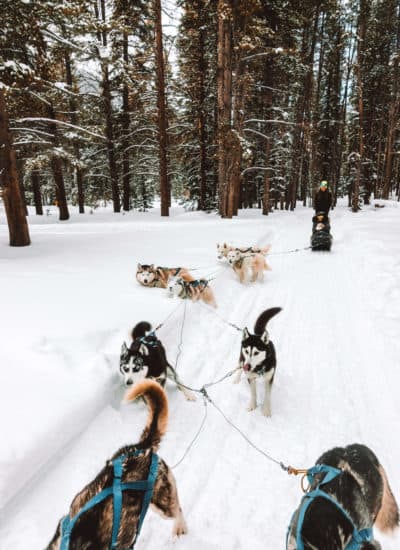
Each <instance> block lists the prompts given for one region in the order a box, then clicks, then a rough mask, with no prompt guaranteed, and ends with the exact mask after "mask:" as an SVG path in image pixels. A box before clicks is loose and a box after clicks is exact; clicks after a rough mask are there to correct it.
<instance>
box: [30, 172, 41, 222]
mask: <svg viewBox="0 0 400 550" xmlns="http://www.w3.org/2000/svg"><path fill="white" fill-rule="evenodd" d="M31 182H32V192H33V200H34V203H35V210H36V214H37V215H38V216H43V205H42V195H41V193H40V182H39V172H38V170H32V172H31Z"/></svg>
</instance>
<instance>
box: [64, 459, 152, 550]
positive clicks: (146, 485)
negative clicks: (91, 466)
mask: <svg viewBox="0 0 400 550" xmlns="http://www.w3.org/2000/svg"><path fill="white" fill-rule="evenodd" d="M142 453H143V451H142V450H137V451H135V452H134V453H129V454H123V455H121V456H118V457H117V458H115V459H114V460H113V461H112V464H113V467H114V480H113V484H112V486H111V487H107V489H104V490H103V491H101V492H100V493H98V494H97V495H95V496H94V497H93V498H91V499H90V500H89V501H88V502H87V503H86V504H85V506H84V507H83V508H81V510H79V512H78V513H77V514H76V515H75V516H74V517H72V518H71V517H70V516H69V515H67V516H65V517H64V518H63V519H62V521H61V545H60V550H68V549H69V545H70V539H71V534H72V530H73V528H74V526H75V524H76V522H77V521H78V519H79V518H80V517H81V516H82V514H84V513H85V512H87V511H88V510H90V509H91V508H93V507H94V506H96V505H97V504H99V503H100V502H102V501H103V500H105V499H106V498H107V497H109V496H112V498H113V527H112V538H111V544H110V550H114V549H116V548H117V539H118V531H119V527H120V522H121V513H122V492H123V491H142V492H144V496H143V503H142V509H141V512H140V517H139V523H138V526H137V529H136V536H135V539H134V541H133V543H132V546H130V548H129V550H132V549H133V548H134V546H135V544H136V541H137V538H138V536H139V533H140V530H141V528H142V524H143V520H144V517H145V515H146V512H147V509H148V507H149V504H150V501H151V497H152V496H153V489H154V483H155V481H156V478H157V472H158V456H157V455H156V454H154V453H152V455H151V464H150V470H149V475H148V477H147V480H145V481H133V482H131V483H122V482H121V479H122V474H123V471H124V464H123V463H124V460H125V459H126V458H128V457H129V456H138V455H140V454H142Z"/></svg>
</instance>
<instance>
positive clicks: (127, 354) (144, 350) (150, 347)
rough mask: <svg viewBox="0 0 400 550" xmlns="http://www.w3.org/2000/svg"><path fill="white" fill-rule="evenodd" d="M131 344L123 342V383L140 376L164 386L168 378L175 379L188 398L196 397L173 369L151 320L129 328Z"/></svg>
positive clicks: (120, 369) (132, 380)
mask: <svg viewBox="0 0 400 550" xmlns="http://www.w3.org/2000/svg"><path fill="white" fill-rule="evenodd" d="M131 336H132V343H131V345H130V347H129V348H128V346H127V345H126V344H125V342H124V343H123V344H122V347H121V355H120V362H119V371H120V373H121V376H122V378H123V381H124V384H125V386H127V387H129V386H131V385H133V384H135V383H136V382H139V381H140V380H142V379H143V378H153V379H154V380H156V381H157V382H158V383H159V384H161V386H165V382H166V380H167V378H169V379H170V380H172V381H173V382H175V384H176V387H177V388H178V390H181V391H182V392H183V394H184V396H185V397H186V399H187V400H188V401H195V400H196V398H195V396H194V395H193V393H192V392H191V391H189V390H188V389H187V388H185V386H184V385H182V383H181V382H180V380H179V378H178V375H177V372H176V370H175V369H174V368H173V367H172V365H170V364H169V362H168V359H167V355H166V352H165V348H164V346H163V345H162V343H161V341H160V340H159V339H158V338H157V336H156V335H155V333H154V332H153V331H152V328H151V325H150V323H148V322H147V321H142V322H140V323H138V324H137V325H136V326H135V327H134V328H133V329H132V333H131Z"/></svg>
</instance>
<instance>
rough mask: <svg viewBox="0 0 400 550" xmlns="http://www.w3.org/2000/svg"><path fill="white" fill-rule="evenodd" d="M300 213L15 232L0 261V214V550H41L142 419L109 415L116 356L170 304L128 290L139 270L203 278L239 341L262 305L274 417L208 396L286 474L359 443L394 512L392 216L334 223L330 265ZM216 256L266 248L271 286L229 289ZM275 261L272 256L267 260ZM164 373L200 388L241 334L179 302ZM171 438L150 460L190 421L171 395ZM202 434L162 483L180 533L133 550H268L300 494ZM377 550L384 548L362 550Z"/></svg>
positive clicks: (0, 233) (52, 224) (150, 527)
mask: <svg viewBox="0 0 400 550" xmlns="http://www.w3.org/2000/svg"><path fill="white" fill-rule="evenodd" d="M311 215H312V213H311V211H310V210H309V209H304V208H302V207H299V208H298V209H297V211H296V212H294V213H290V212H276V213H274V214H272V215H271V216H268V218H266V217H263V216H261V215H260V212H259V211H250V210H247V211H242V212H241V213H240V216H239V218H238V219H235V220H221V219H219V218H218V217H217V216H215V215H207V214H204V213H196V212H195V213H185V212H183V210H181V209H180V208H174V209H173V211H172V216H171V218H169V219H161V218H160V217H159V216H158V212H157V211H153V212H150V213H146V214H143V213H131V214H129V215H125V216H124V215H116V214H112V213H111V212H108V211H96V212H95V214H94V215H92V216H91V215H89V214H88V215H85V216H79V215H78V214H74V215H73V216H72V219H71V220H70V221H68V222H58V221H57V217H56V213H55V212H54V213H53V214H52V215H50V216H47V217H46V216H45V217H43V218H42V219H41V218H40V217H37V216H30V220H29V221H30V230H31V237H32V246H31V247H27V248H21V249H17V248H10V247H8V246H7V244H8V237H7V229H6V226H5V224H4V216H3V215H2V213H1V212H0V224H1V225H0V269H1V287H2V300H1V310H0V311H1V321H2V322H1V332H2V339H1V347H0V362H1V363H0V364H1V370H0V414H1V419H2V423H1V426H2V429H1V435H2V440H3V444H2V445H1V451H0V507H1V521H0V549H1V550H25V549H26V548H27V547H29V548H30V549H31V550H39V549H42V548H43V547H44V546H45V545H46V544H47V543H48V541H49V540H50V538H51V537H52V535H53V532H54V530H55V527H56V524H57V521H58V519H59V518H60V517H61V516H62V515H63V514H64V513H65V512H66V511H67V510H68V506H69V503H70V501H71V499H72V497H73V496H74V495H75V493H76V492H77V491H78V490H79V489H80V488H81V487H82V486H83V485H84V484H86V483H87V482H88V481H90V479H91V478H92V477H93V476H94V475H95V474H96V473H97V472H98V470H99V469H100V468H101V467H102V466H103V464H104V462H105V460H106V459H107V458H108V457H109V456H110V455H111V454H112V453H113V452H114V451H115V450H116V449H117V448H118V447H119V446H120V445H122V444H124V443H129V442H135V440H136V438H137V437H138V435H139V433H140V432H141V429H142V427H143V425H144V422H145V417H146V411H145V408H144V405H142V404H141V403H138V404H130V405H129V406H126V405H124V406H120V405H119V401H120V398H121V395H122V389H121V388H120V386H119V385H118V377H117V374H116V373H117V369H118V357H119V350H120V346H121V343H122V341H123V340H124V339H128V334H129V330H130V328H131V327H132V326H133V325H134V324H135V323H136V322H138V321H140V320H148V321H150V322H152V323H153V325H157V324H158V323H159V322H161V321H162V320H164V319H165V318H166V317H167V316H168V315H169V314H170V312H172V311H173V310H174V309H175V308H176V307H177V306H178V304H179V302H176V301H172V300H170V299H169V298H168V297H167V296H166V291H164V290H162V289H146V288H143V287H140V286H139V285H138V284H137V283H136V281H135V278H134V273H135V268H136V264H137V262H142V263H156V264H158V265H171V266H176V265H184V266H188V267H192V268H197V267H199V268H201V269H199V271H196V272H195V273H196V274H199V275H202V276H205V275H210V276H212V277H214V280H213V281H212V286H213V288H214V291H215V294H216V298H217V302H218V305H219V308H218V315H220V316H222V317H223V318H224V319H226V320H228V321H231V322H233V323H235V324H237V325H239V326H241V327H244V326H246V325H247V326H249V327H250V328H251V329H252V328H253V324H254V321H255V319H256V318H257V316H258V314H259V313H260V312H261V311H262V310H264V309H266V308H267V307H272V306H281V307H283V311H282V312H281V313H280V314H279V315H278V316H277V317H276V318H275V319H274V320H272V321H271V323H270V326H269V328H270V334H271V337H272V339H273V340H274V342H275V345H276V348H277V355H278V369H277V374H276V379H275V385H274V388H273V395H272V399H273V402H272V418H271V419H266V418H265V417H263V416H262V415H261V412H260V408H258V409H257V410H256V411H254V412H252V413H248V412H247V411H246V405H247V402H248V399H249V395H248V388H247V384H246V382H245V381H244V380H243V381H242V383H241V384H240V385H238V386H237V385H233V384H232V379H227V380H225V381H224V382H222V383H221V384H219V385H216V386H214V387H213V388H210V390H209V394H210V396H211V397H212V399H213V400H215V402H216V403H217V404H218V406H219V407H221V409H222V410H223V411H224V413H225V414H226V415H227V416H228V417H229V418H230V419H231V420H232V421H234V423H235V424H236V425H237V426H238V427H240V429H241V430H243V432H244V433H245V434H246V435H247V436H248V437H249V438H250V439H251V440H252V441H253V442H254V443H255V444H256V445H258V446H259V447H260V448H261V449H263V450H264V451H266V452H267V453H269V454H270V455H272V456H273V457H274V458H276V459H278V460H281V461H283V462H284V463H285V464H291V465H293V466H296V467H299V468H302V467H308V466H311V465H312V464H313V463H314V461H315V459H316V458H317V457H318V456H319V455H320V454H321V453H322V452H323V451H325V450H327V449H329V448H331V447H332V446H336V445H342V444H348V443H352V442H362V443H365V444H367V445H369V446H370V447H371V448H372V449H373V450H374V451H375V452H376V453H377V455H378V456H379V458H380V460H381V462H382V463H383V465H384V466H385V468H386V470H387V473H388V477H389V480H390V482H391V485H392V489H393V491H394V493H395V495H396V496H397V499H398V500H400V475H399V469H398V465H399V463H400V443H399V437H398V423H399V413H400V405H399V387H400V373H399V368H398V367H399V359H398V358H399V356H400V339H399V337H398V335H399V328H400V283H399V277H398V275H399V272H400V271H399V268H400V239H399V238H398V235H399V234H400V209H399V208H398V204H397V203H394V202H387V203H386V206H385V208H383V209H373V208H372V207H371V208H365V210H363V211H362V212H360V213H358V214H357V215H355V214H352V213H350V212H349V211H348V210H347V209H346V208H345V207H344V205H341V206H339V207H338V208H337V209H335V211H334V212H333V213H332V216H331V220H332V232H333V234H334V239H335V240H334V244H333V249H332V251H331V253H313V252H311V251H310V250H306V251H301V252H296V253H290V254H276V253H278V252H281V251H287V250H291V249H295V248H298V247H299V248H301V247H305V246H307V245H308V242H309V235H310V231H311ZM217 241H227V242H230V243H235V244H240V245H247V244H267V243H272V245H273V248H272V251H271V256H270V258H269V260H268V261H269V263H270V264H271V266H272V269H273V270H272V271H271V272H268V273H267V274H266V278H265V282H264V283H263V284H260V283H256V284H254V285H249V286H242V285H240V284H239V283H238V281H237V280H236V279H235V276H234V274H233V272H232V271H231V270H230V268H229V267H228V266H226V265H223V264H219V263H218V262H217V261H216V254H215V244H216V242H217ZM273 254H275V255H273ZM184 313H185V323H184V327H183V344H182V347H181V353H180V356H179V362H178V372H179V374H180V376H181V378H182V379H183V380H184V381H185V382H186V383H188V384H190V385H192V386H195V387H201V386H202V385H203V384H204V383H206V382H211V381H213V380H216V379H218V378H220V377H221V376H222V375H223V374H225V373H226V372H228V371H229V370H231V369H232V368H234V367H235V366H236V362H237V359H238V354H239V348H240V334H239V333H238V332H236V331H235V330H233V329H232V328H231V327H229V326H228V325H226V324H224V323H223V322H222V321H221V320H220V319H219V318H218V317H217V316H216V315H215V314H214V312H213V310H211V309H209V308H207V307H206V306H203V307H202V306H200V305H199V304H193V303H186V306H184V305H183V304H182V305H181V307H180V308H178V309H177V310H176V311H175V313H174V314H173V315H172V316H171V317H170V319H168V321H167V322H166V323H165V325H164V326H163V327H162V328H161V329H160V331H159V336H160V338H161V339H162V341H163V343H164V345H165V347H166V349H167V354H168V357H169V359H170V361H172V362H174V361H175V358H176V356H177V353H178V351H179V348H178V344H179V339H180V332H181V327H182V321H183V319H184ZM167 389H168V395H169V398H170V409H171V410H170V422H169V432H168V434H167V436H166V437H165V439H164V440H163V443H162V445H161V449H160V454H161V455H162V456H163V457H164V458H165V459H166V460H167V462H168V463H169V464H170V465H173V464H175V463H176V462H178V461H179V459H180V458H181V457H182V455H183V453H184V452H185V450H186V448H187V446H188V445H189V443H190V442H191V441H192V439H193V437H194V435H195V433H196V431H197V430H198V428H199V426H200V424H201V422H202V419H203V414H204V406H203V402H202V399H201V398H199V399H198V400H197V401H196V402H195V403H190V402H186V401H185V400H184V398H183V396H182V394H181V393H180V392H178V391H176V389H175V388H174V387H173V386H172V385H171V384H170V385H168V387H167ZM207 409H208V416H207V419H206V423H205V426H204V429H203V431H202V433H201V435H200V437H199V439H198V440H197V441H196V442H195V444H194V446H193V448H192V449H191V450H190V452H189V454H188V455H187V456H186V458H185V459H184V461H183V462H182V463H181V464H180V465H179V466H177V468H176V469H175V470H174V473H175V476H176V478H177V484H178V490H179V494H180V499H181V502H182V507H183V511H184V514H185V516H186V519H187V523H188V527H189V533H188V535H186V536H185V537H183V538H182V539H180V540H179V541H178V542H176V543H173V542H172V539H171V528H172V526H171V525H170V524H169V523H168V522H166V521H164V520H162V519H160V518H159V517H158V516H156V515H155V514H153V512H151V511H150V512H149V514H148V516H147V518H146V521H145V524H144V527H143V531H142V534H141V537H140V539H139V542H138V544H137V550H141V549H148V550H150V549H155V548H163V549H164V548H165V549H168V548H172V547H174V548H176V549H177V550H178V549H190V550H217V549H218V550H248V549H250V548H251V549H252V550H265V549H267V550H279V549H283V548H284V545H285V542H284V541H285V534H286V528H287V524H288V522H289V519H290V517H291V514H292V512H293V510H294V509H295V507H296V506H297V504H298V502H299V500H300V498H301V490H300V485H299V479H297V478H292V477H289V476H288V475H287V474H286V473H284V472H283V471H282V470H281V469H280V468H279V466H277V465H276V464H275V463H273V462H271V461H269V460H267V459H266V458H265V457H264V456H262V455H261V454H259V453H257V452H256V451H255V450H254V449H253V448H251V447H250V446H249V445H248V443H247V442H246V441H245V440H244V439H243V438H242V437H241V436H240V435H239V434H238V433H237V432H236V431H234V430H233V429H232V428H231V427H230V426H229V425H228V424H227V423H226V422H225V420H224V419H223V418H222V416H221V415H220V414H219V413H218V411H216V410H215V409H213V408H212V406H210V405H209V406H208V408H207ZM377 538H378V540H380V541H381V542H382V544H383V548H384V549H385V550H398V548H399V544H400V533H399V534H397V535H396V536H395V537H391V538H388V537H384V536H383V535H381V534H380V533H378V534H377Z"/></svg>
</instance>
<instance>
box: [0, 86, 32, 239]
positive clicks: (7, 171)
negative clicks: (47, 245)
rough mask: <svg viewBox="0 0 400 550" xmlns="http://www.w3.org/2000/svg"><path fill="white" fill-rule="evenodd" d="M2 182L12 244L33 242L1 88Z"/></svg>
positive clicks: (0, 165)
mask: <svg viewBox="0 0 400 550" xmlns="http://www.w3.org/2000/svg"><path fill="white" fill-rule="evenodd" d="M0 143H1V144H2V146H1V147H0V184H1V190H2V195H3V201H4V206H5V211H6V216H7V223H8V231H9V235H10V246H28V245H29V244H31V240H30V237H29V228H28V222H27V220H26V215H25V206H24V203H23V199H22V195H21V189H20V186H19V182H18V175H17V163H16V156H15V150H14V148H13V144H12V139H11V134H10V130H9V124H8V115H7V111H6V102H5V98H4V91H3V90H2V89H1V88H0Z"/></svg>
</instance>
